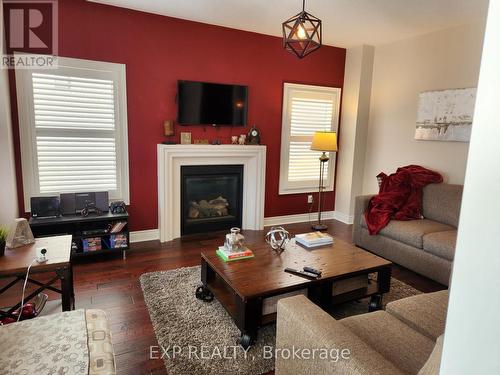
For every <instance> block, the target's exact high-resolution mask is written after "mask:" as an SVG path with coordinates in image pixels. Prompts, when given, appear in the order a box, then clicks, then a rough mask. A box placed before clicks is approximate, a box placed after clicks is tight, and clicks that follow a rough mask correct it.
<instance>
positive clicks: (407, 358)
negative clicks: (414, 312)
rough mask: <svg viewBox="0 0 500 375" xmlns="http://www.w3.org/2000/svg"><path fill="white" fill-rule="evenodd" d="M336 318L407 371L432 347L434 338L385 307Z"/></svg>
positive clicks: (422, 360) (420, 362)
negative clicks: (415, 328)
mask: <svg viewBox="0 0 500 375" xmlns="http://www.w3.org/2000/svg"><path fill="white" fill-rule="evenodd" d="M339 322H340V323H341V324H342V325H343V326H345V327H347V328H348V329H349V330H350V331H352V332H353V333H354V334H355V335H356V336H358V337H360V338H361V339H362V340H363V341H364V342H366V343H367V344H368V345H370V346H371V347H372V348H373V349H374V350H376V351H377V352H378V353H380V354H381V355H382V356H383V357H384V358H386V359H387V360H389V361H390V362H392V363H393V364H394V365H395V366H396V367H398V368H400V369H401V370H403V371H404V372H406V373H411V374H416V373H418V371H419V370H420V369H421V368H422V366H423V365H424V364H425V362H426V361H427V359H428V358H429V355H430V354H431V352H432V349H433V348H434V341H433V340H431V339H429V338H428V337H426V336H424V335H422V334H421V333H419V332H417V331H415V330H414V329H412V328H411V327H409V326H408V325H406V324H404V323H403V322H401V321H400V320H399V319H397V318H395V317H393V316H392V315H391V314H388V313H386V312H385V311H377V312H374V313H370V314H362V315H357V316H352V317H349V318H345V319H342V320H339Z"/></svg>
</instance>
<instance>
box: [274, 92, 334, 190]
mask: <svg viewBox="0 0 500 375" xmlns="http://www.w3.org/2000/svg"><path fill="white" fill-rule="evenodd" d="M339 100H340V89H336V88H330V87H319V86H310V85H297V84H285V90H284V98H283V123H282V142H281V166H280V194H293V193H301V192H312V191H316V190H317V189H318V179H319V157H320V155H321V152H317V151H311V150H310V146H311V141H312V138H313V135H314V133H315V132H316V131H331V130H334V131H336V130H337V124H338V107H339ZM332 156H333V157H332V159H333V160H334V157H335V156H334V155H332ZM332 165H333V163H332V162H329V163H326V165H325V176H327V180H326V184H327V185H328V186H330V189H328V188H327V190H331V187H332V185H333V175H332V173H331V171H332V169H333V168H332Z"/></svg>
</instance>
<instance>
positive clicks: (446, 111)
mask: <svg viewBox="0 0 500 375" xmlns="http://www.w3.org/2000/svg"><path fill="white" fill-rule="evenodd" d="M475 102H476V88H464V89H450V90H440V91H425V92H421V93H420V94H419V96H418V113H417V125H416V129H415V139H417V140H424V141H455V142H469V140H470V133H471V128H472V116H473V114H474V104H475Z"/></svg>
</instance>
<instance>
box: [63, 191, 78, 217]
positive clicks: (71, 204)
mask: <svg viewBox="0 0 500 375" xmlns="http://www.w3.org/2000/svg"><path fill="white" fill-rule="evenodd" d="M60 197H61V214H63V215H74V214H76V206H75V193H62V194H61V195H60Z"/></svg>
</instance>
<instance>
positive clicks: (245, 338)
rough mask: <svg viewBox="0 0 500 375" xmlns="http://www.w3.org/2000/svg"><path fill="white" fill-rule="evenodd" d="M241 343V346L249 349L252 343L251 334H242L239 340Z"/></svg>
mask: <svg viewBox="0 0 500 375" xmlns="http://www.w3.org/2000/svg"><path fill="white" fill-rule="evenodd" d="M239 344H240V345H241V347H242V348H243V349H245V350H247V349H248V348H249V347H250V345H251V344H252V338H251V337H250V335H247V334H246V333H245V334H243V335H241V338H240V340H239Z"/></svg>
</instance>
